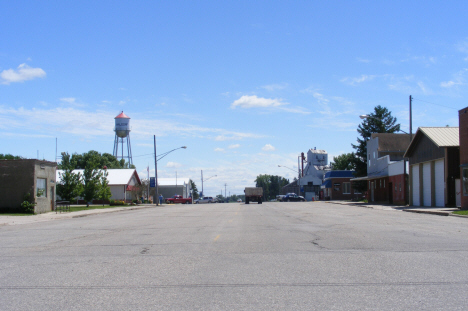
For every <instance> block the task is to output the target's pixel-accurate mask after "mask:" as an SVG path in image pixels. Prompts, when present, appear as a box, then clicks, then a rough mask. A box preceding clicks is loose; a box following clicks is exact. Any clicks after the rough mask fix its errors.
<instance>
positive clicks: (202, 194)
mask: <svg viewBox="0 0 468 311" xmlns="http://www.w3.org/2000/svg"><path fill="white" fill-rule="evenodd" d="M201 197H203V170H201Z"/></svg>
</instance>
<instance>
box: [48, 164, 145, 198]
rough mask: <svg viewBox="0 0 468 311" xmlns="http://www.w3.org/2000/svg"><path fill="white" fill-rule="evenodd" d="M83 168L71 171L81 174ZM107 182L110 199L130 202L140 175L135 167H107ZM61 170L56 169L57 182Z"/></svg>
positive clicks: (59, 180) (58, 181) (138, 183)
mask: <svg viewBox="0 0 468 311" xmlns="http://www.w3.org/2000/svg"><path fill="white" fill-rule="evenodd" d="M83 171H84V170H83V169H76V170H73V173H81V175H83ZM106 171H107V173H108V175H107V180H108V182H109V183H108V184H109V187H110V190H111V193H112V195H111V200H123V201H126V202H131V201H132V199H135V198H132V190H133V188H134V187H135V186H138V185H141V181H140V177H139V176H138V173H137V171H136V169H107V170H106ZM61 173H63V170H57V173H56V180H57V183H60V182H61V180H62V179H61V177H60V174H61Z"/></svg>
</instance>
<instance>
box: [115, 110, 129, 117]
mask: <svg viewBox="0 0 468 311" xmlns="http://www.w3.org/2000/svg"><path fill="white" fill-rule="evenodd" d="M114 119H130V117H129V116H127V115H126V114H125V113H123V111H122V112H121V113H120V114H119V115H118V116H116V117H115V118H114Z"/></svg>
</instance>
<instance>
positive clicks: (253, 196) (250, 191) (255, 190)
mask: <svg viewBox="0 0 468 311" xmlns="http://www.w3.org/2000/svg"><path fill="white" fill-rule="evenodd" d="M244 193H245V204H249V203H250V202H257V203H258V204H262V197H263V188H262V187H245V190H244Z"/></svg>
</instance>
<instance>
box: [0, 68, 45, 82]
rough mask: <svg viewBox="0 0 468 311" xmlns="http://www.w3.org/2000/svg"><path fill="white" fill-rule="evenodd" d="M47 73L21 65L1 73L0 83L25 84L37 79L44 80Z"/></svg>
mask: <svg viewBox="0 0 468 311" xmlns="http://www.w3.org/2000/svg"><path fill="white" fill-rule="evenodd" d="M45 76H46V73H45V71H44V70H42V69H41V68H32V67H29V66H28V65H27V64H21V65H19V66H18V68H17V69H16V70H15V69H6V70H3V71H2V72H1V73H0V83H2V84H10V83H14V82H24V81H27V80H33V79H36V78H44V77H45Z"/></svg>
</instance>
